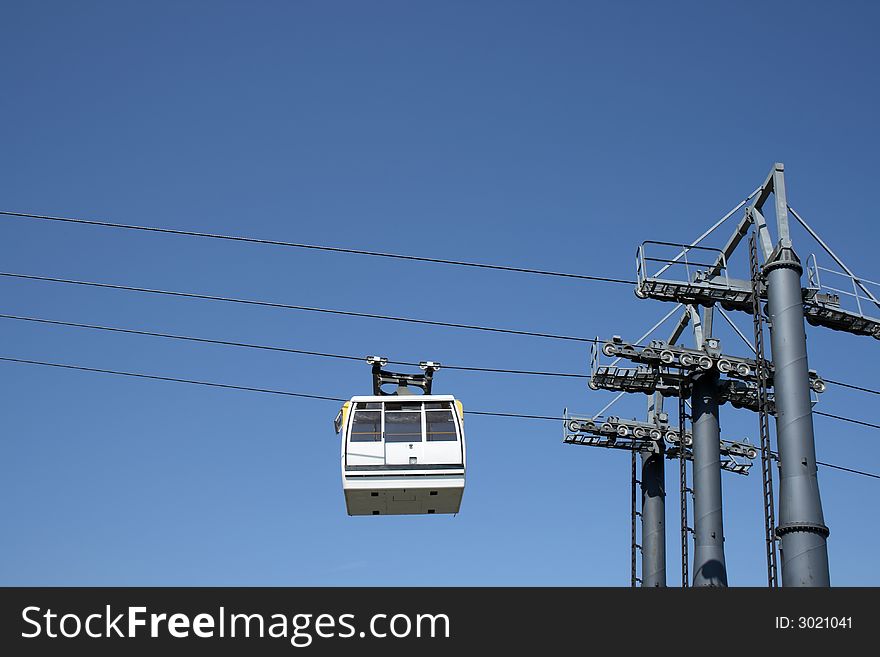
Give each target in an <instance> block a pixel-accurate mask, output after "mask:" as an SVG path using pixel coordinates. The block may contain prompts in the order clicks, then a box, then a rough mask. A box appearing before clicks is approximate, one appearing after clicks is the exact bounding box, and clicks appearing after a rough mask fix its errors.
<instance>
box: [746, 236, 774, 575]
mask: <svg viewBox="0 0 880 657" xmlns="http://www.w3.org/2000/svg"><path fill="white" fill-rule="evenodd" d="M749 266H750V273H751V278H752V315H753V318H754V327H755V360H756V363H757V379H758V408H757V411H758V426H759V432H760V436H761V482H762V485H763V492H764V541H765V543H766V549H767V586H769V587H771V588H775V587H778V586H779V575H778V563H777V554H776V512H775V509H774V505H773V453H772V451H771V445H770V414H769V412H768V404H767V374H768V367H767V360H766V359H765V357H764V317H763V315H762V314H761V294H760V292H761V282H762V279H763V274H762V272H761V266H760V264H759V263H758V248H757V244H756V238H755V234H754V233H752V235H751V236H750V237H749Z"/></svg>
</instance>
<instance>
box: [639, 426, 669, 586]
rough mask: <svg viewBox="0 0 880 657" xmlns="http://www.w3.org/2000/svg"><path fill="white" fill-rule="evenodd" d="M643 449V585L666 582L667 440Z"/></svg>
mask: <svg viewBox="0 0 880 657" xmlns="http://www.w3.org/2000/svg"><path fill="white" fill-rule="evenodd" d="M658 444H659V446H660V451H659V452H658V453H655V452H649V451H642V452H641V457H642V586H652V587H658V586H666V484H665V476H666V474H665V465H664V453H663V452H664V451H665V450H664V446H663V441H662V440H660V441H659V443H658Z"/></svg>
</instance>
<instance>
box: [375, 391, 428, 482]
mask: <svg viewBox="0 0 880 657" xmlns="http://www.w3.org/2000/svg"><path fill="white" fill-rule="evenodd" d="M384 419H385V426H384V438H385V465H386V466H391V467H392V468H394V469H397V468H402V467H403V466H406V467H413V466H415V467H418V465H419V464H420V463H422V462H423V460H424V447H423V446H424V443H423V440H422V437H423V435H424V413H423V412H422V402H420V401H417V402H410V401H405V402H390V401H387V402H385V413H384Z"/></svg>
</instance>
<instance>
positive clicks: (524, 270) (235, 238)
mask: <svg viewBox="0 0 880 657" xmlns="http://www.w3.org/2000/svg"><path fill="white" fill-rule="evenodd" d="M0 215H4V216H7V217H18V218H24V219H39V220H44V221H56V222H64V223H70V224H85V225H89V226H103V227H105V228H120V229H124V230H136V231H142V232H149V233H163V234H166V235H182V236H187V237H202V238H207V239H212V240H226V241H231V242H246V243H249V244H264V245H270V246H283V247H288V248H295V249H309V250H313V251H330V252H333V253H348V254H355V255H363V256H372V257H376V258H391V259H395V260H410V261H415V262H430V263H434V264H440V265H454V266H457V267H475V268H479V269H495V270H498V271H508V272H518V273H521V274H536V275H539V276H555V277H558V278H573V279H578V280H584V281H598V282H603V283H620V284H623V285H635V284H636V282H635V281H632V280H626V279H623V278H614V277H608V276H591V275H587V274H571V273H567V272H558V271H547V270H544V269H531V268H528V267H511V266H507V265H493V264H488V263H482V262H467V261H464V260H448V259H445V258H430V257H426V256H413V255H404V254H401V253H386V252H383V251H368V250H365V249H351V248H345V247H339V246H325V245H320V244H303V243H300V242H285V241H282V240H270V239H261V238H257V237H246V236H242V235H221V234H218V233H203V232H199V231H194V230H180V229H176V228H161V227H158V226H137V225H133V224H123V223H117V222H113V221H99V220H95V219H80V218H76V217H55V216H51V215H42V214H32V213H29V212H12V211H8V210H0Z"/></svg>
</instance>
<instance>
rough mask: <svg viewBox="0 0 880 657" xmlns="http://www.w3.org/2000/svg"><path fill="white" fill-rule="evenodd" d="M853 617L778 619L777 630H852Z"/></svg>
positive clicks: (783, 617)
mask: <svg viewBox="0 0 880 657" xmlns="http://www.w3.org/2000/svg"><path fill="white" fill-rule="evenodd" d="M852 626H853V621H852V616H798V617H797V618H790V617H788V616H777V617H776V629H777V630H788V629H799V630H851V629H852Z"/></svg>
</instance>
